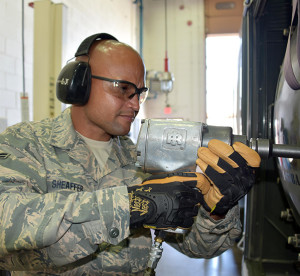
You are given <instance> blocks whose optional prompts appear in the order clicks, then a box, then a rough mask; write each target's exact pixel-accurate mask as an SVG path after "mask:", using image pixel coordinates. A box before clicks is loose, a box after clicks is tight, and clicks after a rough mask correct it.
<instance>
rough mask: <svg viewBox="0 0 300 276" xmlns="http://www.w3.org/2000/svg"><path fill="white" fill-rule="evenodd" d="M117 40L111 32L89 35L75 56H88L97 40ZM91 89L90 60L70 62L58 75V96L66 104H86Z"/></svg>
mask: <svg viewBox="0 0 300 276" xmlns="http://www.w3.org/2000/svg"><path fill="white" fill-rule="evenodd" d="M102 39H103V40H104V39H109V40H116V41H118V40H117V39H116V38H115V37H113V36H112V35H110V34H107V33H100V34H95V35H92V36H89V37H87V38H86V39H85V40H84V41H82V42H81V44H80V45H79V47H78V49H77V51H76V53H75V57H78V56H84V55H86V56H88V54H89V50H90V48H91V46H92V44H93V43H94V42H95V41H96V40H102ZM90 89H91V68H90V66H89V63H88V62H84V61H77V60H75V61H71V62H68V63H67V64H66V65H65V66H64V67H63V69H62V70H61V72H60V73H59V75H58V78H57V81H56V96H57V98H58V99H59V100H60V101H61V102H63V103H66V104H76V105H85V104H86V103H87V102H88V99H89V96H90Z"/></svg>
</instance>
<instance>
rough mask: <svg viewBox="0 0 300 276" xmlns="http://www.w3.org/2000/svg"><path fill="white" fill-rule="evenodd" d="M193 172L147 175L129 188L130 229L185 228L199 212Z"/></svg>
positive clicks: (199, 194)
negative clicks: (140, 181)
mask: <svg viewBox="0 0 300 276" xmlns="http://www.w3.org/2000/svg"><path fill="white" fill-rule="evenodd" d="M194 176H195V175H194V173H169V174H164V175H160V176H150V177H149V178H147V179H145V180H144V181H143V183H142V184H140V185H134V186H130V187H128V194H129V202H130V227H131V228H138V227H141V226H144V227H146V228H152V229H160V230H166V229H170V230H175V229H177V228H181V229H188V228H190V227H191V226H192V224H193V222H194V217H195V216H196V215H197V213H198V208H199V203H200V198H201V193H200V191H199V190H198V189H197V188H196V185H197V181H196V179H195V178H194Z"/></svg>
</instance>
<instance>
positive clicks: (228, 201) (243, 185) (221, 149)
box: [196, 139, 261, 215]
mask: <svg viewBox="0 0 300 276" xmlns="http://www.w3.org/2000/svg"><path fill="white" fill-rule="evenodd" d="M260 161H261V159H260V156H259V155H258V153H257V152H255V151H254V150H252V149H251V148H249V147H247V146H246V145H244V144H243V143H240V142H235V143H234V144H233V145H232V147H231V146H229V145H228V144H226V143H224V142H222V141H219V140H216V139H213V140H211V141H209V143H208V148H204V147H201V148H199V149H198V159H197V161H196V163H197V165H198V166H199V167H200V168H201V170H202V171H203V173H204V174H205V176H206V177H204V176H202V177H201V176H199V180H198V185H197V187H198V188H199V189H200V190H201V193H202V197H201V205H203V207H204V208H205V209H206V210H207V211H208V212H210V213H212V214H215V215H224V214H226V213H227V211H228V210H229V209H231V208H232V207H233V206H235V205H236V204H237V203H238V201H239V200H240V199H241V198H242V197H243V196H245V195H246V194H247V193H248V192H249V190H250V189H251V187H252V186H253V184H254V182H255V169H256V168H258V167H259V166H260Z"/></svg>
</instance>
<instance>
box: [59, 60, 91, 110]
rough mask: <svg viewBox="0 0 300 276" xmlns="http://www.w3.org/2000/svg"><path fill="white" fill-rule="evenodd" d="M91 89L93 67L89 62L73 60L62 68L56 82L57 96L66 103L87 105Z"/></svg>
mask: <svg viewBox="0 0 300 276" xmlns="http://www.w3.org/2000/svg"><path fill="white" fill-rule="evenodd" d="M90 89H91V69H90V66H89V64H88V63H87V62H83V61H72V62H69V63H67V64H66V65H65V67H63V69H62V70H61V72H60V74H59V76H58V78H57V82H56V96H57V98H58V99H59V100H60V101H61V102H63V103H66V104H76V105H85V104H86V103H87V102H88V99H89V96H90Z"/></svg>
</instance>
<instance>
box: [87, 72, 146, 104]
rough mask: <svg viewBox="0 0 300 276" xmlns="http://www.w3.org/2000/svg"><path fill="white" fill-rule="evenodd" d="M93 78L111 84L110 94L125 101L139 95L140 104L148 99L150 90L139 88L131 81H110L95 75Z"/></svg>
mask: <svg viewBox="0 0 300 276" xmlns="http://www.w3.org/2000/svg"><path fill="white" fill-rule="evenodd" d="M92 78H94V79H98V80H103V81H106V82H108V83H110V86H109V91H110V93H111V94H112V95H114V96H115V97H118V98H121V99H124V100H125V101H126V100H128V99H129V100H130V99H132V98H133V97H134V96H135V95H137V97H138V100H139V103H140V104H142V103H143V102H144V101H145V100H146V98H147V95H148V90H149V89H148V88H147V87H142V88H137V87H136V85H135V84H134V83H132V82H130V81H125V80H115V79H109V78H105V77H100V76H95V75H92Z"/></svg>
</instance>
